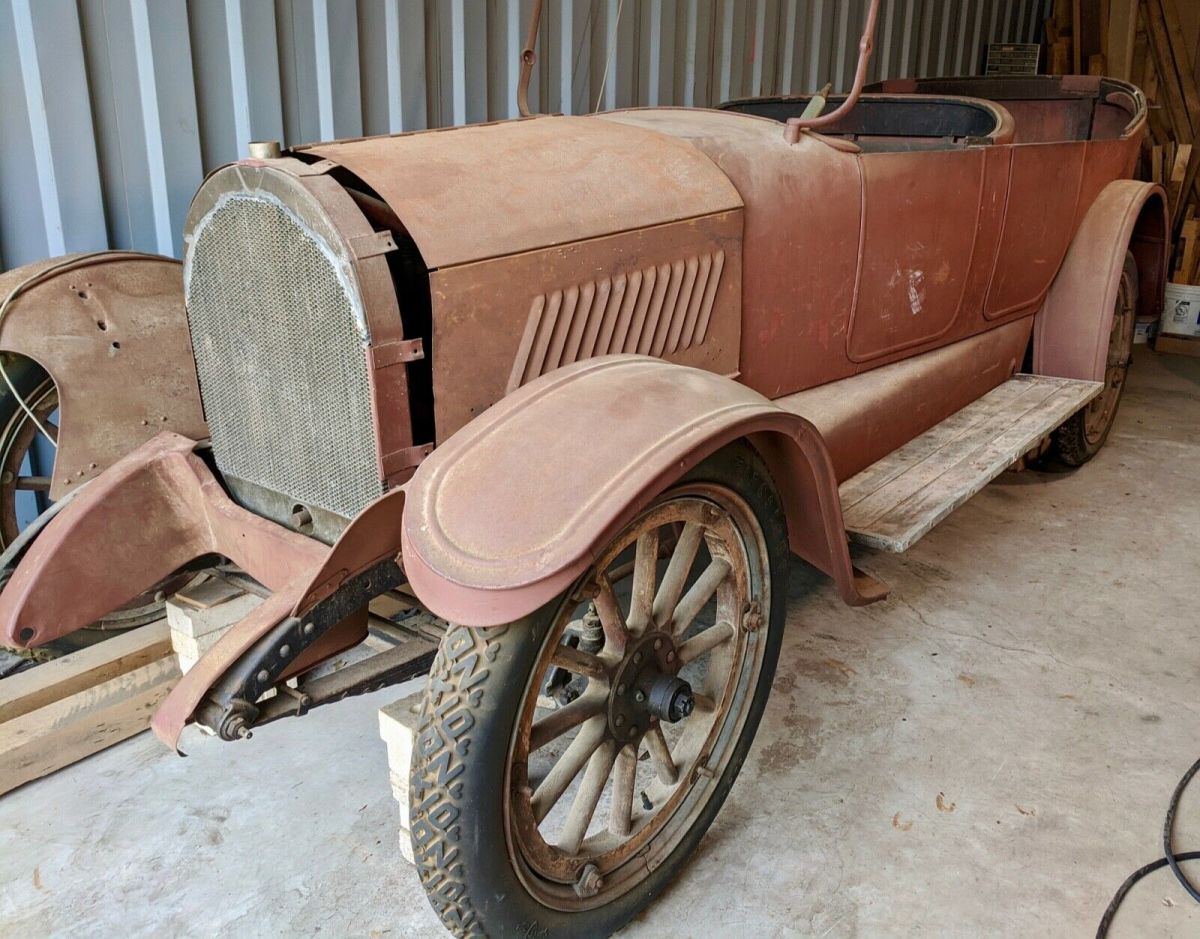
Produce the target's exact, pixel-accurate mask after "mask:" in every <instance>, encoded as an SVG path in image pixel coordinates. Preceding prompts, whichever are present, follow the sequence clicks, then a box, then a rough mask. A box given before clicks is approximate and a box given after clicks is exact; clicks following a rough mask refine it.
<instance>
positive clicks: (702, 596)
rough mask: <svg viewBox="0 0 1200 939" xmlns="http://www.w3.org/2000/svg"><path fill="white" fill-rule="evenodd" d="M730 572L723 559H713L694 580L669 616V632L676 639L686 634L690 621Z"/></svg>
mask: <svg viewBox="0 0 1200 939" xmlns="http://www.w3.org/2000/svg"><path fill="white" fill-rule="evenodd" d="M732 571H733V568H732V567H731V566H730V564H729V562H728V561H726V560H725V559H724V558H714V559H713V560H712V561H711V562H710V563H709V565H708V567H706V568H705V569H704V573H703V574H701V575H700V576H699V577H697V578H696V582H695V583H694V584H692V586H691V589H689V590H688V592H687V593H686V594H684V597H683V599H682V600H680V601H679V605H678V606H677V607H675V612H674V614H673V615H672V616H671V632H672V634H673V635H675V637H676V638H678V637H681V636H683V635H684V634H685V633H686V632H687V630H688V627H689V626H691V625H692V620H694V619H695V618H696V615H697V614H698V613H699V612H700V611H701V610H702V609H704V606H705V604H707V603H708V601H709V600H711V599H712V595H713V594H714V593H716V592H717V588H718V587H720V586H721V584H722V583H724V581H725V578H727V577H728V576H729V575H730V573H731V572H732Z"/></svg>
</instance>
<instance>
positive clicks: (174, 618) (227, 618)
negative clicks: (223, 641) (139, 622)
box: [167, 593, 262, 672]
mask: <svg viewBox="0 0 1200 939" xmlns="http://www.w3.org/2000/svg"><path fill="white" fill-rule="evenodd" d="M260 603H262V598H261V597H257V596H255V595H254V594H252V593H242V594H240V595H238V596H235V597H232V598H231V599H227V600H225V601H224V602H222V603H220V604H218V605H216V606H211V607H208V608H206V609H196V608H195V607H193V606H189V605H185V604H184V603H181V602H179V601H178V599H177V598H176V597H171V598H170V599H168V600H167V622H168V623H169V624H170V626H171V646H172V648H173V649H174V650H175V653H176V655H178V656H179V668H180V671H182V672H187V671H188V669H190V668H191V667H192V666H193V665H195V664H196V662H197V661H199V659H200V657H201V656H202V655H204V653H206V652H207V651H208V650H209V649H211V648H212V647H213V646H214V645H216V644H217V640H218V639H220V638H221V637H222V636H223V635H225V630H227V629H228V628H229V627H230V626H232V625H233V624H234V623H236V622H237V621H238V620H240V619H242V617H244V616H247V615H249V614H250V612H251V611H252V610H253V609H254V608H255V607H256V606H258V605H259V604H260Z"/></svg>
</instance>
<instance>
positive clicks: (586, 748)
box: [530, 708, 608, 824]
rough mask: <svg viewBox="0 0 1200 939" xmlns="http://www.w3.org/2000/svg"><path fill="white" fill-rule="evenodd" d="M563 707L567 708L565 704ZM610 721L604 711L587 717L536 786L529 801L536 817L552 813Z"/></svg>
mask: <svg viewBox="0 0 1200 939" xmlns="http://www.w3.org/2000/svg"><path fill="white" fill-rule="evenodd" d="M564 710H566V709H565V708H564ZM607 725H608V721H606V720H605V719H604V716H603V715H596V716H595V717H593V718H591V719H590V720H588V721H586V722H585V723H584V725H583V726H582V727H581V728H580V729H579V733H578V734H576V736H575V739H574V740H572V741H571V745H570V746H568V747H567V749H566V752H565V753H563V755H562V756H561V757H559V758H558V762H557V763H555V764H554V766H553V767H552V768H551V770H550V772H549V773H547V774H546V778H545V779H543V780H542V784H541V785H540V786H538V787H537V791H536V792H534V794H533V798H531V799H530V804H531V805H532V806H533V817H534V818H536V819H537V820H538V823H539V824H540V823H541V822H543V821H544V820H545V818H546V816H547V815H549V814H550V810H551V809H552V808H554V806H555V805H556V804H557V803H558V800H559V799H561V798H562V795H563V793H564V792H566V791H567V787H568V786H570V785H571V782H572V780H574V779H575V777H576V776H578V775H579V771H580V770H581V769H583V767H584V764H586V763H587V761H588V760H590V759H591V757H592V754H593V753H595V752H596V750H597V749H598V748H599V747H600V744H601V743H603V742H604V731H605V728H606V727H607Z"/></svg>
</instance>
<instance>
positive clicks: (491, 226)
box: [0, 2, 1167, 935]
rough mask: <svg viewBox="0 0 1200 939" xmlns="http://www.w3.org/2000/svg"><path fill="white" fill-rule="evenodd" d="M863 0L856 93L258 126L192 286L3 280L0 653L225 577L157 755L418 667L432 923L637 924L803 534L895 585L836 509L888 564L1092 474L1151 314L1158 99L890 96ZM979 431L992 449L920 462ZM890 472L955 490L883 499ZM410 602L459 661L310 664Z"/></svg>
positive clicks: (781, 596)
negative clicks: (212, 633)
mask: <svg viewBox="0 0 1200 939" xmlns="http://www.w3.org/2000/svg"><path fill="white" fill-rule="evenodd" d="M877 6H878V3H877V2H876V3H875V4H873V6H872V14H871V16H870V17H869V23H868V29H867V35H866V36H864V40H863V45H862V51H861V55H860V64H859V70H858V75H857V80H856V82H855V87H854V88H853V90H852V91H851V92H850V94H848V95H847V96H845V97H843V98H834V99H830V100H828V101H826V100H824V99H823V98H822V97H821V96H811V97H796V98H770V99H758V100H750V101H738V102H732V103H730V104H728V105H726V106H725V107H724V108H722V109H717V110H704V109H679V108H652V109H633V110H625V111H616V112H610V113H603V114H597V115H593V116H581V117H570V116H534V115H530V116H527V117H523V118H521V119H517V120H513V121H505V122H499V123H492V124H486V125H479V126H470V127H463V128H457V129H453V130H444V131H436V132H420V133H408V134H398V135H394V136H387V137H374V138H367V139H358V140H341V141H335V142H331V143H321V144H314V145H311V146H302V147H296V148H293V149H291V150H287V151H285V152H283V153H275V152H272V150H271V149H270V148H269V147H268V148H265V149H263V150H261V151H260V152H259V153H258V155H257V156H254V157H252V158H249V159H244V160H240V161H239V162H237V163H234V164H232V165H229V166H225V167H223V168H221V169H218V170H217V171H216V172H214V173H212V174H211V175H210V176H209V177H208V178H207V179H206V180H205V181H204V183H203V185H202V186H201V187H200V190H199V192H198V193H197V195H196V197H195V200H194V202H193V204H192V207H191V211H190V214H189V217H188V220H187V225H186V237H185V244H186V250H185V258H184V261H183V267H182V272H180V270H179V268H178V266H177V265H175V264H173V263H172V262H170V261H167V260H163V259H151V258H137V257H130V256H127V255H121V256H118V257H111V256H103V257H99V258H90V257H85V258H82V259H67V260H65V261H59V262H53V263H48V264H43V265H41V266H38V267H37V268H36V269H33V270H32V271H26V272H25V273H24V274H22V275H20V277H18V278H16V279H14V280H13V281H10V282H11V283H17V281H18V280H19V281H20V283H19V284H18V286H19V288H20V289H19V291H18V289H17V288H15V287H14V288H13V289H12V291H11V294H10V296H9V301H11V302H6V307H7V309H6V311H5V312H4V313H3V314H0V345H2V346H3V348H4V349H6V350H11V351H12V352H14V353H18V354H20V355H24V356H27V357H29V358H30V359H32V360H34V361H36V362H38V363H40V365H41V366H42V367H44V368H45V369H46V371H47V372H48V373H49V374H50V375H51V376H53V377H54V378H55V383H56V388H57V393H58V394H59V395H60V397H61V407H62V421H63V423H62V439H61V440H60V450H59V458H58V460H57V461H56V464H55V468H54V477H53V480H52V483H51V485H52V490H51V494H52V495H53V496H54V498H55V499H56V500H57V501H56V503H55V505H54V508H53V517H51V518H49V519H48V520H47V521H45V522H44V523H41V524H39V526H38V528H39V533H38V535H37V537H36V538H28V539H26V540H25V542H24V543H23V544H22V545H20V546H19V550H16V551H13V552H9V553H7V554H6V556H5V562H6V563H7V564H9V565H10V566H11V565H12V564H13V563H16V566H15V570H13V571H12V574H11V578H10V580H9V581H8V584H7V586H6V588H5V589H4V591H3V594H2V595H0V631H2V635H0V638H2V639H3V641H5V642H7V643H9V644H12V645H16V646H23V647H28V646H36V645H39V644H43V643H46V642H50V641H53V640H55V639H57V638H59V637H61V636H63V635H66V634H68V633H70V632H71V631H73V630H76V629H79V628H82V627H85V626H87V625H88V624H90V623H92V622H94V621H95V620H97V619H98V618H100V617H102V616H104V615H105V614H107V613H109V612H110V611H112V610H114V609H118V608H120V607H122V606H123V605H125V604H127V603H128V602H129V601H130V600H131V599H133V598H135V597H139V596H142V595H144V594H146V592H147V591H150V592H153V591H154V590H155V589H156V588H159V585H161V584H163V583H164V582H165V581H167V580H168V579H169V578H171V577H172V576H173V575H175V574H177V573H178V572H180V571H194V570H197V569H201V568H205V567H212V566H214V565H217V564H223V565H225V566H226V568H228V566H229V565H236V567H237V569H239V570H240V571H242V572H244V573H245V574H246V575H249V576H250V577H252V578H254V579H255V580H256V581H257V582H258V583H259V584H260V585H262V587H263V588H265V589H264V591H263V592H264V593H265V594H268V593H269V595H268V596H267V597H266V599H264V600H263V602H262V603H261V605H259V606H258V607H257V608H256V609H255V610H254V612H252V613H251V614H249V615H248V616H247V617H246V618H244V619H243V620H241V621H240V622H238V623H236V624H235V625H233V626H232V627H231V628H230V629H229V631H228V632H227V633H225V635H224V636H223V637H222V639H221V640H220V641H219V642H218V643H217V645H216V646H215V647H214V648H213V649H212V650H211V651H210V652H209V653H208V654H207V655H206V656H205V657H204V658H202V659H201V660H200V662H199V663H198V664H197V665H196V666H195V667H193V668H192V669H191V670H190V671H188V672H187V674H186V675H185V676H184V677H183V679H182V680H181V681H180V682H179V684H178V685H177V686H176V687H175V689H174V690H173V691H172V693H171V694H170V696H169V697H168V698H167V700H166V702H165V703H164V704H163V705H162V707H161V709H160V710H159V711H158V713H157V714H156V715H155V718H154V721H153V726H154V728H155V730H156V732H157V733H158V734H159V736H160V737H161V738H162V739H163V740H164V741H166V742H167V743H168V744H170V745H171V746H177V744H178V741H179V737H180V734H181V732H182V731H183V729H184V726H185V724H187V723H188V722H196V723H198V724H201V725H204V726H205V727H207V728H210V729H211V730H212V731H214V732H215V733H216V734H218V735H219V736H220V737H222V738H224V739H227V740H237V739H239V738H241V737H245V736H248V735H249V733H250V732H251V731H252V729H253V728H254V727H256V726H258V725H261V724H263V723H266V722H267V721H271V720H274V719H276V718H279V717H283V716H287V715H291V714H300V713H303V712H304V711H306V710H308V709H310V708H311V707H315V706H317V705H319V704H322V703H325V702H327V701H331V700H336V699H338V698H340V697H343V696H345V695H346V694H350V693H355V692H358V691H363V690H367V689H373V688H377V687H380V686H381V685H383V684H386V683H387V682H390V681H397V680H400V679H403V678H409V677H412V676H413V675H416V674H421V673H422V672H424V671H425V670H428V669H430V668H431V671H430V674H429V679H428V683H427V689H426V692H425V697H424V706H423V712H422V716H421V723H420V727H419V730H418V733H417V737H416V742H415V748H414V756H413V765H412V789H411V825H412V832H411V833H412V841H413V846H414V851H415V857H416V864H417V868H418V871H419V874H420V878H421V881H422V883H423V885H424V886H425V888H426V890H427V892H428V895H429V898H430V901H431V903H432V904H433V906H434V908H435V909H436V911H437V912H438V914H439V915H440V916H441V918H442V920H443V921H444V922H445V924H446V926H447V927H448V928H449V929H450V930H451V931H452V932H454V933H455V934H458V935H568V934H569V935H607V934H608V933H610V932H612V931H613V930H615V929H617V928H619V927H620V926H621V925H622V924H624V923H626V922H627V921H628V920H629V919H630V918H631V917H632V916H634V915H635V914H636V913H637V911H638V910H640V909H641V908H643V907H644V906H645V905H646V904H648V903H649V902H650V901H651V900H652V899H653V898H654V897H655V895H656V894H658V893H659V892H660V891H661V890H662V888H663V886H664V885H665V884H666V882H667V881H668V879H669V878H671V877H672V876H674V875H675V874H676V873H677V871H678V870H679V869H680V867H681V866H682V865H683V864H684V862H685V860H686V859H687V857H688V855H689V854H690V853H691V852H692V850H693V849H694V848H695V847H696V845H697V843H698V842H699V840H700V839H701V837H702V836H703V834H704V832H705V830H706V829H707V828H708V826H709V825H710V823H711V822H712V821H713V818H714V817H715V815H716V813H717V812H718V810H719V809H720V807H721V804H722V802H723V801H724V799H725V797H726V795H727V794H728V792H729V790H730V787H731V786H732V784H733V781H734V778H735V777H736V775H737V773H738V770H739V768H740V767H741V765H742V762H743V760H744V759H745V757H746V753H747V750H748V748H749V746H750V743H751V740H752V738H753V736H754V733H755V730H756V728H757V726H758V723H759V720H760V718H761V716H762V713H763V708H764V706H765V702H766V700H767V694H768V691H769V689H770V686H771V682H772V677H773V674H774V671H775V666H776V660H777V658H778V656H779V650H780V643H781V638H782V629H783V623H784V608H785V600H786V596H787V575H788V565H789V553H791V554H795V555H798V556H799V558H801V559H802V560H803V561H805V562H807V563H808V564H811V565H813V566H814V567H816V568H817V569H819V570H820V571H822V572H824V573H825V574H827V575H828V576H829V577H830V578H832V580H833V582H834V583H835V585H836V588H837V590H838V591H839V593H840V595H841V597H842V598H843V599H844V600H845V602H847V603H849V604H866V603H870V602H872V601H875V600H879V599H882V598H883V597H884V596H885V595H886V593H887V589H886V587H885V586H884V585H882V584H881V583H879V582H878V581H876V580H875V579H873V578H872V577H871V576H870V575H868V574H866V573H863V572H861V571H859V570H857V569H856V568H855V567H854V566H853V564H852V563H851V557H850V553H849V548H848V535H847V532H848V531H849V532H850V534H851V535H852V536H853V537H855V538H856V539H857V540H860V541H863V542H865V543H867V544H871V545H874V546H875V547H877V548H884V549H890V550H903V549H904V548H906V547H907V546H908V545H910V544H911V543H912V542H913V541H914V540H915V539H916V538H917V537H919V536H920V534H922V533H923V532H924V531H925V530H928V528H929V527H930V526H931V525H932V524H933V523H934V522H936V521H937V520H938V519H939V518H940V517H942V516H943V515H944V514H945V513H946V512H948V511H950V510H951V509H952V508H953V507H954V506H955V505H957V504H959V503H960V502H961V501H963V499H965V498H966V497H967V496H969V495H970V493H972V492H974V491H977V489H978V488H979V487H980V486H982V485H983V484H984V483H985V482H986V481H987V480H988V479H990V478H992V477H993V476H994V475H996V474H997V473H999V472H1000V471H1001V470H1002V469H1003V468H1004V467H1005V466H1007V465H1009V464H1011V463H1013V462H1014V461H1016V460H1018V459H1021V458H1022V457H1024V456H1026V455H1028V454H1032V455H1034V456H1038V457H1040V458H1042V459H1049V460H1053V461H1055V462H1057V463H1058V464H1060V465H1066V466H1070V467H1074V466H1078V465H1080V464H1082V463H1084V462H1085V461H1087V460H1088V459H1089V458H1090V457H1091V456H1092V455H1094V454H1095V453H1096V452H1097V450H1098V449H1099V448H1100V447H1101V445H1102V444H1103V443H1104V441H1105V437H1106V435H1107V434H1108V432H1109V428H1110V427H1111V426H1112V421H1113V418H1114V415H1115V413H1116V410H1117V405H1118V401H1119V399H1120V395H1121V391H1122V387H1123V384H1124V379H1125V374H1126V369H1127V368H1128V365H1129V358H1130V349H1131V342H1132V332H1133V326H1134V317H1135V315H1136V314H1137V313H1138V312H1146V313H1150V312H1153V311H1154V310H1155V309H1156V307H1157V305H1158V303H1159V301H1160V296H1161V294H1162V290H1163V283H1164V272H1165V267H1166V242H1167V239H1166V229H1167V223H1166V213H1165V202H1164V196H1163V192H1162V190H1161V189H1160V188H1158V187H1156V186H1153V185H1150V184H1145V183H1140V182H1136V181H1133V180H1131V179H1130V178H1129V177H1131V176H1132V174H1133V170H1134V166H1135V162H1136V160H1137V156H1138V151H1139V144H1140V141H1141V139H1142V136H1143V133H1144V129H1145V125H1146V103H1145V100H1144V98H1143V96H1142V94H1141V92H1139V91H1138V90H1137V89H1136V88H1134V87H1132V86H1130V85H1128V84H1126V83H1123V82H1120V81H1113V80H1109V79H1105V78H1096V77H1069V78H1035V77H1012V78H972V79H967V78H964V79H945V80H941V79H931V80H916V81H911V80H905V81H890V82H885V83H883V84H882V85H878V86H874V87H871V88H869V89H866V90H865V93H864V75H865V65H866V61H867V58H868V56H869V51H870V39H871V32H872V29H873V26H874V18H875V17H874V14H875V8H876V7H877ZM530 47H532V43H530ZM532 58H533V56H532V52H530V51H529V50H528V49H527V50H526V56H525V63H526V71H528V69H529V68H530V67H531V66H532ZM522 101H524V97H523V96H522ZM180 277H182V293H180V286H179V283H180ZM18 293H19V296H18ZM181 298H182V299H181ZM185 307H186V309H185ZM47 310H53V311H54V312H53V315H51V314H49V313H47V312H46V311H47ZM189 337H190V346H189V345H188V338H189ZM193 361H194V371H193V369H192V365H191V363H192V362H193ZM26 381H27V384H28V383H29V382H32V381H33V379H27V380H26ZM27 390H31V389H27ZM88 400H91V401H92V403H91V404H90V405H88V404H85V402H86V401H88ZM73 408H74V409H75V410H74V411H73ZM89 408H92V409H93V410H91V411H89ZM96 408H99V409H101V412H102V413H100V415H99V416H98V417H97V416H96V412H95V410H94V409H96ZM26 410H27V411H28V410H29V409H28V408H26ZM31 413H32V412H31ZM37 413H42V415H43V416H44V414H45V409H44V407H43V408H42V411H40V412H37ZM88 414H90V415H91V416H90V417H87V419H85V417H84V415H88ZM931 429H933V430H932V431H931ZM968 429H969V430H970V431H971V433H972V434H973V435H974V436H973V438H972V439H975V440H978V437H979V435H980V434H981V433H982V434H984V435H991V436H992V437H994V446H992V447H991V448H990V450H989V453H990V454H991V455H990V456H989V458H988V459H986V460H980V459H976V458H975V457H974V456H972V454H974V453H975V451H963V452H961V453H959V452H957V451H955V450H954V448H953V447H948V448H947V447H946V446H941V448H940V449H938V448H934V447H926V446H925V444H922V445H921V447H918V448H916V449H917V450H919V452H914V448H913V442H914V441H917V442H918V443H920V442H921V441H926V442H928V434H929V433H931V432H932V433H936V434H940V435H941V437H940V441H941V444H943V445H944V444H945V443H946V441H948V440H949V441H953V440H956V439H958V438H959V437H962V436H963V435H965V434H966V433H967V431H968ZM125 451H129V452H125ZM898 454H899V457H897V455H898ZM930 454H934V456H930ZM889 455H890V456H889ZM885 457H886V458H888V459H887V460H886V461H885V462H883V463H881V462H880V461H881V460H883V459H884V458H885ZM935 457H936V458H935ZM946 459H950V460H951V462H949V463H946V462H944V461H945V460H946ZM905 460H907V463H905ZM939 461H943V462H939ZM906 466H907V467H908V469H911V468H912V467H913V466H915V467H916V468H917V471H918V474H919V475H922V478H923V479H924V480H925V482H929V481H931V480H935V479H936V480H944V481H945V482H946V485H947V487H948V488H947V491H946V492H944V493H942V494H941V495H940V496H937V497H934V496H933V495H930V494H929V491H928V490H927V489H925V490H921V492H920V493H916V494H913V495H911V496H910V497H907V498H904V499H901V500H900V501H899V504H897V500H896V499H895V498H893V499H892V500H891V501H888V500H886V499H884V498H883V497H878V498H877V496H878V493H879V492H881V491H882V489H881V487H884V486H885V485H886V484H888V483H889V481H892V480H894V479H898V478H900V477H902V476H903V477H905V478H907V475H908V474H907V470H905V467H906ZM84 483H86V485H84ZM898 513H899V514H898ZM18 560H19V563H18ZM400 587H402V588H403V589H405V590H408V591H410V592H411V595H412V596H413V597H415V598H416V599H417V600H419V602H420V603H421V604H422V605H423V608H424V609H426V610H428V611H430V612H431V613H432V614H434V615H435V616H436V617H439V618H440V619H441V620H444V621H445V622H446V623H448V624H452V625H447V626H446V627H445V631H444V636H443V637H442V639H441V642H440V649H439V650H438V651H437V654H436V658H434V657H433V655H432V648H431V647H430V646H428V645H422V646H420V650H419V651H420V653H421V654H419V655H418V654H415V653H413V652H412V651H411V650H409V651H406V650H405V647H403V646H401V647H398V649H399V651H395V650H394V651H392V652H383V653H379V654H378V655H377V656H375V657H373V658H368V659H365V660H363V661H362V662H360V663H358V664H356V665H354V666H352V667H351V668H349V669H346V670H343V672H332V673H328V672H325V673H321V674H320V675H319V677H313V676H314V675H317V674H318V673H316V672H314V671H313V670H314V668H315V667H316V666H318V663H321V662H323V661H324V660H327V659H329V658H330V657H331V656H333V655H334V654H335V653H339V652H340V651H342V650H345V649H347V648H348V647H350V646H353V645H355V644H357V643H360V642H361V641H362V640H363V638H364V636H365V635H366V630H367V625H366V623H367V620H366V616H367V614H366V606H367V604H368V602H369V601H371V600H372V598H375V597H377V596H379V595H381V594H385V593H387V592H388V591H392V590H394V589H396V588H400ZM431 659H432V662H431V661H430V660H431ZM339 676H340V677H339Z"/></svg>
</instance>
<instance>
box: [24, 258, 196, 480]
mask: <svg viewBox="0 0 1200 939" xmlns="http://www.w3.org/2000/svg"><path fill="white" fill-rule="evenodd" d="M6 298H9V299H10V302H9V303H8V305H7V308H6V310H5V313H4V317H3V319H2V320H0V349H3V350H4V351H7V352H16V353H19V354H21V355H24V356H27V357H29V358H31V359H33V360H34V361H35V362H37V363H38V364H39V365H40V366H41V367H42V368H44V369H45V370H46V372H47V373H49V375H50V377H51V378H52V379H54V383H55V385H56V386H57V388H58V399H59V410H60V415H59V435H58V436H59V441H58V451H57V453H56V455H55V461H54V475H53V477H52V478H51V483H50V498H51V499H54V500H58V499H61V498H63V497H64V496H65V495H67V494H68V493H69V492H71V491H72V490H73V489H75V488H76V487H77V486H79V485H80V484H81V483H84V482H86V481H88V480H90V479H93V478H95V477H97V476H99V475H100V473H102V472H103V471H104V470H105V469H106V468H108V467H109V466H111V465H112V464H113V463H115V462H116V461H117V460H119V459H120V458H121V457H123V456H125V454H127V453H130V452H132V451H133V450H134V449H136V448H137V447H139V446H141V445H142V444H143V443H145V442H146V441H147V440H149V439H150V438H151V437H153V436H154V435H155V434H158V433H159V432H161V431H164V430H166V431H172V432H174V433H177V434H182V435H183V436H185V437H189V438H192V439H195V440H202V439H204V438H205V437H207V436H208V428H207V426H206V425H205V422H204V413H203V410H202V408H201V405H200V389H199V385H198V383H197V381H196V367H195V364H194V363H193V360H192V346H191V340H190V338H189V334H188V324H187V316H186V314H185V312H184V305H183V275H182V268H181V266H180V264H179V262H178V261H176V260H174V259H172V258H166V257H159V256H157V255H151V254H139V253H136V252H131V251H101V252H97V253H94V254H78V255H67V256H65V257H59V258H51V259H49V260H46V261H38V262H36V263H34V264H27V265H25V266H24V267H19V268H16V269H14V270H11V271H7V272H5V273H4V274H0V301H3V300H5V299H6ZM131 376H134V377H135V380H131Z"/></svg>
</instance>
